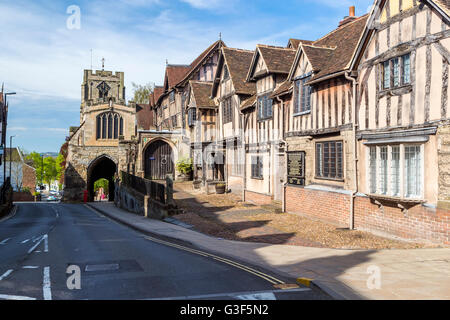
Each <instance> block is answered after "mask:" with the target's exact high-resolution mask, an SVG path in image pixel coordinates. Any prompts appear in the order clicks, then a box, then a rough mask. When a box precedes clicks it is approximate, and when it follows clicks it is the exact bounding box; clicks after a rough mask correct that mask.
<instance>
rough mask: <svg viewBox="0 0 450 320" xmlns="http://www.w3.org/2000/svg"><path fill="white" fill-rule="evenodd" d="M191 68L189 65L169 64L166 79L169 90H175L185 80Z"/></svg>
mask: <svg viewBox="0 0 450 320" xmlns="http://www.w3.org/2000/svg"><path fill="white" fill-rule="evenodd" d="M190 68H191V67H190V66H187V65H173V64H169V65H167V67H166V78H167V81H168V88H167V89H170V88H173V87H175V85H177V84H178V83H179V82H180V81H181V79H183V78H184V76H185V75H186V73H187V72H188V71H189V70H190Z"/></svg>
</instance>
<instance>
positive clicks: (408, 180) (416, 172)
mask: <svg viewBox="0 0 450 320" xmlns="http://www.w3.org/2000/svg"><path fill="white" fill-rule="evenodd" d="M405 191H406V194H405V196H406V197H407V198H419V197H421V193H422V173H421V153H420V146H405Z"/></svg>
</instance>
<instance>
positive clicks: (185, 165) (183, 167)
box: [177, 158, 193, 174]
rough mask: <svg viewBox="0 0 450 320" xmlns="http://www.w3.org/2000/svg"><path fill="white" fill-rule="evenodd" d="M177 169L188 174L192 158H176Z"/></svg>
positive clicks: (190, 169) (190, 170)
mask: <svg viewBox="0 0 450 320" xmlns="http://www.w3.org/2000/svg"><path fill="white" fill-rule="evenodd" d="M177 170H178V171H180V172H181V173H183V174H190V173H191V172H192V171H193V169H192V159H189V158H185V159H181V160H178V162H177Z"/></svg>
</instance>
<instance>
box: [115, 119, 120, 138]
mask: <svg viewBox="0 0 450 320" xmlns="http://www.w3.org/2000/svg"><path fill="white" fill-rule="evenodd" d="M118 138H119V119H118V117H117V115H116V116H115V117H114V139H118Z"/></svg>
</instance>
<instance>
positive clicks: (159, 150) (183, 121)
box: [138, 40, 224, 179]
mask: <svg viewBox="0 0 450 320" xmlns="http://www.w3.org/2000/svg"><path fill="white" fill-rule="evenodd" d="M222 46H224V43H223V42H222V41H221V40H218V41H216V42H214V43H213V44H212V45H211V46H209V47H208V48H207V49H206V50H205V51H203V52H202V53H201V54H200V55H199V56H198V57H197V58H196V59H195V60H194V61H193V62H192V63H191V64H190V65H172V64H168V65H167V66H166V73H165V77H164V86H163V89H162V92H161V93H159V90H158V94H157V95H155V96H154V97H153V98H154V100H155V104H154V107H153V109H154V113H155V119H156V120H155V129H156V130H149V131H148V130H147V131H145V130H141V131H138V140H139V150H140V152H139V159H138V164H139V168H138V173H139V175H141V176H144V177H147V178H149V179H158V178H163V177H164V176H165V175H166V174H173V175H174V176H175V178H177V177H178V172H176V163H177V161H178V160H180V159H183V158H189V157H190V156H191V141H190V139H189V136H190V134H191V132H190V127H189V126H188V125H187V120H188V119H187V114H186V110H187V108H186V106H187V99H188V95H189V90H190V85H189V81H191V80H195V81H198V82H209V83H210V82H211V81H212V78H213V75H214V73H215V71H216V68H217V60H218V54H219V53H218V52H219V50H220V48H221V47H222ZM156 92H157V91H156V90H155V93H156ZM153 143H156V144H158V146H154V145H153ZM155 155H159V156H155Z"/></svg>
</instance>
